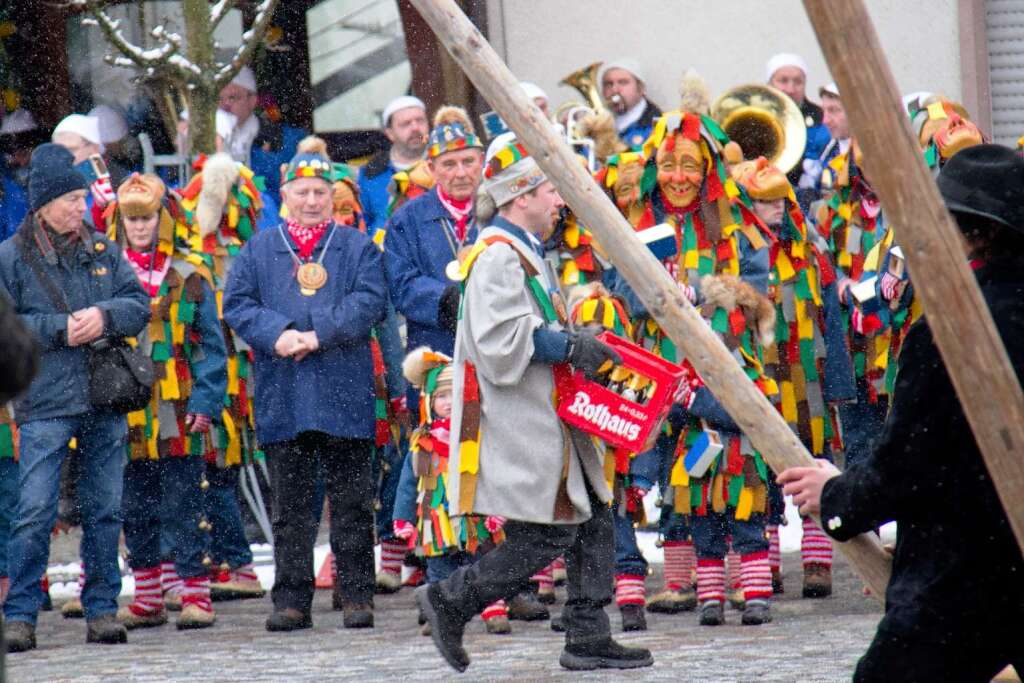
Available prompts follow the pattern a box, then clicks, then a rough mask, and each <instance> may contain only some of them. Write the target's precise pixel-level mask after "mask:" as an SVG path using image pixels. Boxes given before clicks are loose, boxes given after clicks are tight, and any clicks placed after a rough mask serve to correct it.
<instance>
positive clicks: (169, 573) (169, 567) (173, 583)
mask: <svg viewBox="0 0 1024 683" xmlns="http://www.w3.org/2000/svg"><path fill="white" fill-rule="evenodd" d="M184 585H185V582H184V581H182V580H181V577H180V576H178V572H177V571H176V570H175V569H174V563H173V562H161V563H160V587H161V588H162V589H163V592H164V593H170V594H171V595H181V589H182V587H183V586H184Z"/></svg>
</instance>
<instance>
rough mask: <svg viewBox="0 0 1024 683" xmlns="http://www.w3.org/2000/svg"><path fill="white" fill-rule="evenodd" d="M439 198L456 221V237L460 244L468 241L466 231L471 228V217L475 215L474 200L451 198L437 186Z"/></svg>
mask: <svg viewBox="0 0 1024 683" xmlns="http://www.w3.org/2000/svg"><path fill="white" fill-rule="evenodd" d="M437 198H438V199H439V200H441V205H442V206H444V208H445V209H447V210H448V214H449V215H450V216H451V217H452V218H453V219H454V220H455V236H456V237H457V238H458V240H459V242H464V241H465V240H466V229H467V228H468V227H469V217H470V214H472V213H473V198H472V197H470V198H468V199H453V198H452V197H449V196H448V194H447V193H445V191H444V190H442V189H441V186H440V185H438V186H437Z"/></svg>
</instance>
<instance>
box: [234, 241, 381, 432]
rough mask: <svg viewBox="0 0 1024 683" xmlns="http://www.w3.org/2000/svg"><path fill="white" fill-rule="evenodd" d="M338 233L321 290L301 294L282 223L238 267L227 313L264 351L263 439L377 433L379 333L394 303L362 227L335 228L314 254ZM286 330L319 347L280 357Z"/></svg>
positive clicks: (260, 370)
mask: <svg viewBox="0 0 1024 683" xmlns="http://www.w3.org/2000/svg"><path fill="white" fill-rule="evenodd" d="M332 230H333V235H334V236H333V239H331V241H330V246H329V247H328V250H327V254H326V256H324V259H323V262H322V263H323V266H324V268H325V269H326V270H327V274H328V277H327V283H326V284H325V285H324V287H323V288H322V289H320V290H319V291H318V292H317V293H316V294H314V295H313V296H303V295H302V294H301V293H300V292H299V285H298V282H297V281H296V280H295V275H294V272H295V265H294V261H293V260H292V256H291V254H290V253H289V251H288V247H287V246H285V241H284V239H287V240H288V244H290V245H291V247H292V249H296V247H295V243H294V242H293V241H292V239H291V237H290V236H289V235H288V232H287V230H285V229H283V228H279V229H274V230H268V231H265V232H260V233H258V234H257V235H256V236H255V237H253V238H252V239H251V240H249V242H248V243H246V245H245V246H244V247H243V248H242V251H241V252H240V253H239V255H238V258H237V259H236V260H235V262H234V263H233V264H232V266H231V273H230V275H229V276H228V282H227V286H226V287H225V289H224V319H225V320H226V321H227V323H228V324H229V325H230V326H231V327H232V328H234V330H235V331H236V332H237V333H238V335H239V336H240V337H241V338H242V339H244V340H245V341H246V342H247V343H248V344H249V345H250V346H251V347H252V349H253V353H254V355H255V359H256V363H255V375H256V401H255V413H256V436H257V438H258V439H259V440H260V442H262V443H263V444H268V443H274V442H278V441H287V440H290V439H294V438H295V437H296V436H298V435H299V434H300V433H301V432H306V431H318V432H324V433H326V434H330V435H332V436H336V437H341V438H352V439H371V438H373V436H374V420H375V418H374V400H375V395H374V385H373V360H372V358H371V355H370V330H371V329H372V328H373V326H374V325H376V324H377V323H378V322H380V321H381V320H382V319H383V317H384V310H385V306H386V302H387V297H386V294H385V284H384V269H383V267H382V265H383V264H382V263H381V253H380V249H378V248H377V246H376V245H375V244H374V243H373V242H372V241H371V240H370V238H369V237H367V236H366V235H363V234H362V233H360V232H359V231H358V230H352V229H350V228H345V227H341V226H337V225H332V227H331V228H329V229H328V233H327V234H325V235H324V237H323V238H321V240H320V243H319V244H318V245H317V246H316V249H314V251H313V259H314V260H316V259H318V258H319V257H320V254H321V253H322V252H323V249H324V245H325V244H326V243H327V240H328V237H330V235H331V231H332ZM282 235H284V239H282ZM287 329H295V330H298V331H300V332H308V331H310V330H313V331H315V332H316V336H317V338H318V339H319V341H320V349H319V350H318V351H316V352H315V353H312V354H310V355H309V356H307V357H306V358H304V359H303V360H301V361H296V360H294V359H292V358H281V357H279V356H277V354H275V353H274V344H275V342H277V339H278V337H280V336H281V333H282V332H284V331H285V330H287Z"/></svg>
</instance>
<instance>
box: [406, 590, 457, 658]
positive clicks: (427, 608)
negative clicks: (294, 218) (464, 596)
mask: <svg viewBox="0 0 1024 683" xmlns="http://www.w3.org/2000/svg"><path fill="white" fill-rule="evenodd" d="M415 595H416V604H417V605H419V608H420V611H422V612H423V616H425V617H426V618H427V624H429V625H430V637H431V638H433V640H434V646H435V647H437V651H438V652H440V653H441V656H442V657H444V660H445V661H446V662H448V664H449V665H451V667H452V668H453V669H455V670H456V671H458V672H459V673H462V672H463V671H465V670H466V669H467V668H468V667H469V654H468V653H467V652H466V650H465V648H463V647H462V633H463V630H464V628H465V624H464V623H463V622H462V620H460V619H459V618H458V616H456V615H454V614H452V612H451V611H450V610H448V609H446V608H445V606H444V604H443V602H442V600H441V595H440V593H439V591H438V588H437V586H436V585H433V584H427V585H426V586H420V587H419V588H417V589H416V593H415Z"/></svg>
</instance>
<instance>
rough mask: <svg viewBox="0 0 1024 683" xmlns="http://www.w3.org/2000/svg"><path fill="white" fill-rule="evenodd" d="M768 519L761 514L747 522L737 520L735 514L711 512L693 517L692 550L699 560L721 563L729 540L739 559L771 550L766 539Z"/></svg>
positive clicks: (754, 515)
mask: <svg viewBox="0 0 1024 683" xmlns="http://www.w3.org/2000/svg"><path fill="white" fill-rule="evenodd" d="M764 526H765V516H764V514H762V513H760V512H758V513H755V514H752V515H750V519H748V520H743V521H741V520H738V519H736V518H735V517H734V516H733V513H732V511H731V510H730V511H728V512H726V513H725V514H722V513H719V512H710V513H708V514H706V515H693V516H691V517H690V531H691V532H692V533H693V549H694V550H695V551H696V553H697V559H699V560H722V559H725V554H726V551H727V550H728V548H727V547H726V543H725V541H726V538H728V537H730V536H731V537H732V549H733V550H735V551H736V552H738V553H739V554H740V555H747V554H748V553H756V552H761V551H767V550H768V539H766V538H765V537H764Z"/></svg>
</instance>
